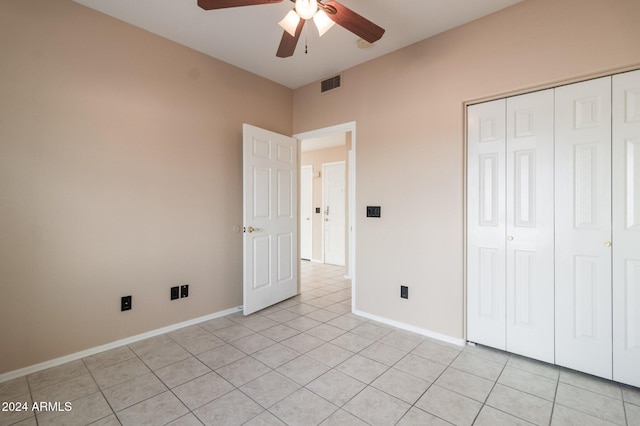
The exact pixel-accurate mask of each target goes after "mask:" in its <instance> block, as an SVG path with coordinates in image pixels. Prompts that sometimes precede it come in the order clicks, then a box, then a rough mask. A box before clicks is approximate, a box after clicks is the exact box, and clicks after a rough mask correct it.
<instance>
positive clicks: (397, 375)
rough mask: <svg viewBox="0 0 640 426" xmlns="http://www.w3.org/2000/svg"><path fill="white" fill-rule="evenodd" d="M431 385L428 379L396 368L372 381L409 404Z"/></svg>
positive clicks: (375, 385) (376, 385)
mask: <svg viewBox="0 0 640 426" xmlns="http://www.w3.org/2000/svg"><path fill="white" fill-rule="evenodd" d="M430 385H431V383H430V382H427V381H426V380H422V379H419V378H418V377H415V376H412V375H410V374H407V373H405V372H403V371H400V370H398V369H395V368H390V369H389V370H387V371H386V372H384V373H383V374H382V375H381V376H380V377H378V378H377V379H376V380H374V381H373V382H372V383H371V386H373V387H375V388H377V389H380V390H381V391H383V392H386V393H388V394H389V395H392V396H395V397H396V398H399V399H401V400H403V401H404V402H408V403H409V404H414V403H415V402H416V401H417V400H418V398H420V396H422V394H423V393H424V392H425V391H426V390H427V388H428V387H429V386H430Z"/></svg>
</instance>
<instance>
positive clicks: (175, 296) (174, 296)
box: [171, 286, 180, 300]
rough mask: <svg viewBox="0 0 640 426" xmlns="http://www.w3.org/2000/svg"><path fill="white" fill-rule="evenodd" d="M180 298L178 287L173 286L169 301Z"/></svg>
mask: <svg viewBox="0 0 640 426" xmlns="http://www.w3.org/2000/svg"><path fill="white" fill-rule="evenodd" d="M179 298H180V287H178V286H175V287H171V300H176V299H179Z"/></svg>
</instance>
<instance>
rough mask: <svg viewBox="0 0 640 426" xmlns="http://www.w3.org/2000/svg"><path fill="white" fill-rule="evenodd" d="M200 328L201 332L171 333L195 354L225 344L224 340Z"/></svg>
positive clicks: (186, 348)
mask: <svg viewBox="0 0 640 426" xmlns="http://www.w3.org/2000/svg"><path fill="white" fill-rule="evenodd" d="M198 329H199V330H200V331H199V332H193V333H190V334H176V335H171V338H172V339H173V340H174V341H175V342H176V343H178V344H179V345H180V346H182V347H183V348H184V349H185V350H187V351H188V352H190V353H192V354H194V355H195V354H199V353H202V352H206V351H210V350H211V349H214V348H217V347H218V346H222V345H224V340H222V339H220V338H219V337H216V336H214V335H213V334H211V333H209V332H208V331H206V330H204V329H203V328H200V327H198ZM178 331H179V330H178Z"/></svg>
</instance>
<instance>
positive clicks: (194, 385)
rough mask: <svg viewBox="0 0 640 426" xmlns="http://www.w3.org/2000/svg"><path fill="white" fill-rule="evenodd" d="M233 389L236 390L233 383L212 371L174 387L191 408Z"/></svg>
mask: <svg viewBox="0 0 640 426" xmlns="http://www.w3.org/2000/svg"><path fill="white" fill-rule="evenodd" d="M232 390H234V387H233V385H231V384H230V383H229V382H228V381H226V380H225V379H223V378H222V377H220V375H218V374H216V373H214V372H211V373H209V374H206V375H204V376H201V377H198V378H197V379H195V380H192V381H190V382H187V383H185V384H183V385H180V386H178V387H176V388H174V389H173V393H174V394H176V396H177V397H178V398H180V400H181V401H182V402H183V403H184V404H185V405H186V406H187V407H188V408H189V409H190V410H195V409H196V408H198V407H201V406H203V405H204V404H206V403H208V402H210V401H213V400H214V399H216V398H220V397H221V396H222V395H224V394H227V393H229V392H231V391H232Z"/></svg>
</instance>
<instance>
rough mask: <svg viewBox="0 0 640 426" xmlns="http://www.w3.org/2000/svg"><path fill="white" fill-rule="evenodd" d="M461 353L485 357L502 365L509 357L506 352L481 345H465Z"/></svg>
mask: <svg viewBox="0 0 640 426" xmlns="http://www.w3.org/2000/svg"><path fill="white" fill-rule="evenodd" d="M463 353H465V354H467V355H473V356H476V357H478V358H482V359H486V360H488V361H492V362H495V363H497V364H500V365H502V366H504V365H505V364H506V363H507V361H508V360H509V358H510V355H509V353H508V352H505V351H501V350H499V349H494V348H489V347H487V346H482V345H475V346H474V345H466V346H465V347H464V349H463Z"/></svg>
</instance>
